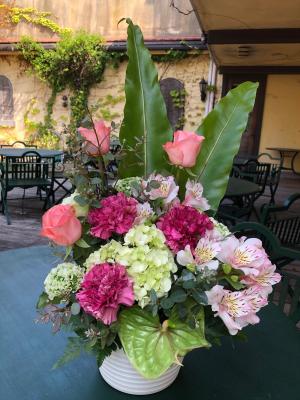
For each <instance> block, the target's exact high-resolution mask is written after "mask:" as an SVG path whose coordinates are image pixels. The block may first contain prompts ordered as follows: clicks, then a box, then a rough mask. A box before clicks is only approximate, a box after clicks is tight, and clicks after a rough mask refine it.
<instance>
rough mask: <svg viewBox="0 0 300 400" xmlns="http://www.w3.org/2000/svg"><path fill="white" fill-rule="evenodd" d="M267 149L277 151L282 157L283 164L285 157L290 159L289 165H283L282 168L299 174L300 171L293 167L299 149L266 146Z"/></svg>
mask: <svg viewBox="0 0 300 400" xmlns="http://www.w3.org/2000/svg"><path fill="white" fill-rule="evenodd" d="M267 150H273V151H278V153H279V154H280V157H281V159H282V162H283V165H284V164H285V159H286V158H289V159H290V166H289V167H286V166H283V167H282V169H286V170H289V171H293V172H294V173H295V174H298V175H299V174H300V172H298V171H296V168H295V160H296V157H297V155H298V154H299V153H300V149H291V148H287V147H267Z"/></svg>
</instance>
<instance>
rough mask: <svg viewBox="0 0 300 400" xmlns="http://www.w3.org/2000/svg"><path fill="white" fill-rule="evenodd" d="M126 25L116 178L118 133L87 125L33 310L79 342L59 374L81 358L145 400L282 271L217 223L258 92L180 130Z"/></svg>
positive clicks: (253, 242)
mask: <svg viewBox="0 0 300 400" xmlns="http://www.w3.org/2000/svg"><path fill="white" fill-rule="evenodd" d="M127 23H128V42H127V44H128V46H127V52H128V58H129V61H128V67H127V73H126V82H125V93H126V104H125V109H124V120H123V123H122V126H121V129H120V143H121V145H120V147H119V150H118V154H117V158H118V159H119V161H118V163H119V167H118V176H117V178H113V177H112V176H111V171H110V172H108V168H107V166H108V165H109V164H110V161H111V159H112V158H113V157H116V154H114V155H113V156H112V154H111V153H110V150H109V149H110V135H111V127H109V126H107V125H106V124H105V123H104V121H98V122H95V123H94V122H93V121H92V119H91V120H90V122H91V124H92V126H91V128H90V129H89V128H83V127H82V128H79V129H78V131H79V135H80V137H81V139H82V151H81V152H80V157H81V164H80V166H79V167H78V168H77V170H76V171H75V174H74V177H73V179H74V183H75V185H76V191H75V193H74V194H73V195H72V196H70V197H69V198H67V199H65V200H64V202H63V204H61V205H56V206H54V207H52V208H51V209H50V210H48V211H47V212H46V213H45V214H44V216H43V227H42V235H44V236H46V237H48V238H49V239H50V240H51V241H52V242H53V243H55V244H57V245H59V246H65V247H66V252H65V255H64V260H63V262H62V263H60V264H59V265H57V266H56V267H55V268H53V269H52V270H51V271H50V273H49V274H48V276H47V277H46V279H45V282H44V292H43V293H42V294H41V296H40V298H39V301H38V305H37V307H38V310H39V312H40V313H41V319H42V320H43V321H52V323H53V328H54V331H58V330H59V329H60V327H61V326H65V327H67V328H68V329H69V330H71V331H73V332H74V335H73V336H72V337H70V338H69V342H68V345H67V348H66V352H65V354H64V356H63V357H62V358H61V359H60V360H59V361H58V362H57V365H56V366H59V365H62V364H63V363H64V362H67V361H70V360H71V359H72V358H73V357H75V356H76V355H78V354H80V350H81V349H84V350H86V351H88V352H93V353H94V354H95V355H96V358H97V362H98V365H99V366H100V373H101V375H102V376H103V378H104V379H105V380H106V381H107V382H108V383H109V384H110V385H111V386H113V387H115V388H116V389H118V390H121V391H123V392H126V393H132V394H149V393H154V392H157V391H160V390H162V389H164V388H165V387H167V386H168V385H170V384H171V383H172V382H173V381H174V379H175V378H176V376H177V374H178V372H179V369H180V367H181V365H182V364H183V365H184V360H183V357H184V356H185V354H186V353H188V352H189V351H192V350H193V349H195V348H199V347H204V348H209V347H210V346H211V345H212V344H214V343H215V342H216V341H217V339H218V338H219V337H220V336H221V335H222V334H230V335H239V334H240V332H241V330H242V329H243V328H244V327H245V326H246V325H248V324H256V323H258V322H259V318H258V316H257V312H258V311H259V310H260V308H261V307H263V306H265V305H267V303H268V300H267V297H268V294H269V293H270V292H271V291H272V285H274V284H275V283H277V282H278V281H279V280H280V275H279V274H277V273H276V272H275V266H274V265H272V264H271V262H270V261H269V259H268V256H267V254H266V252H265V250H264V249H263V246H262V243H261V241H260V240H258V239H253V238H252V239H247V238H245V237H244V238H239V239H238V238H236V237H235V236H234V235H233V234H231V233H230V232H229V230H228V229H227V227H226V226H224V225H222V224H221V223H219V222H217V221H216V220H215V219H214V218H213V215H214V213H215V211H216V209H217V207H218V204H219V202H220V200H221V199H222V197H223V196H224V193H225V190H226V186H227V183H228V176H229V173H230V170H231V166H232V162H233V158H234V156H235V154H236V153H237V151H238V148H239V143H240V138H241V135H242V133H243V131H244V129H245V127H246V124H247V118H248V113H249V112H250V111H251V110H252V108H253V104H254V100H255V93H256V89H257V84H256V83H251V82H246V83H243V84H242V85H240V86H239V87H237V88H235V89H233V90H232V91H231V92H229V94H228V95H227V96H226V97H225V98H223V99H222V100H221V101H220V102H219V103H218V104H217V105H216V107H215V109H214V110H213V111H212V112H211V113H210V114H209V115H208V116H207V117H206V118H205V119H204V121H203V122H202V124H201V125H200V127H199V129H198V130H197V131H196V132H187V131H177V132H175V133H173V132H172V130H171V127H170V124H169V122H168V119H167V114H166V109H165V105H164V102H163V98H162V95H161V93H160V89H159V84H158V80H157V72H156V70H155V66H154V64H153V62H152V60H151V56H150V53H149V52H148V50H147V49H146V48H145V46H144V43H143V36H142V33H141V31H140V29H139V27H138V26H136V25H133V23H132V21H131V20H129V19H127ZM77 165H78V164H77ZM91 165H92V167H91Z"/></svg>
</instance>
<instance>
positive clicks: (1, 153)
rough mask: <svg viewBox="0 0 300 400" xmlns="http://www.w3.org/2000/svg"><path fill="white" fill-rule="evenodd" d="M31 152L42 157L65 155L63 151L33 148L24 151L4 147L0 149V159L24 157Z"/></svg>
mask: <svg viewBox="0 0 300 400" xmlns="http://www.w3.org/2000/svg"><path fill="white" fill-rule="evenodd" d="M31 150H32V151H34V152H36V153H38V154H39V155H40V156H41V157H56V156H60V155H62V154H63V151H62V150H48V149H36V148H31V147H24V148H22V149H17V148H14V147H3V148H0V157H16V158H18V157H23V154H25V153H27V152H29V151H31Z"/></svg>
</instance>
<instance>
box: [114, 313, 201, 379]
mask: <svg viewBox="0 0 300 400" xmlns="http://www.w3.org/2000/svg"><path fill="white" fill-rule="evenodd" d="M197 319H198V321H197V322H198V326H197V328H196V329H191V328H190V327H189V326H188V325H187V324H186V323H184V322H182V321H181V320H180V318H179V315H178V312H177V311H176V310H175V308H174V309H173V310H172V312H171V316H170V319H169V320H167V321H164V323H163V324H161V323H160V321H159V317H158V316H157V315H155V316H153V315H152V314H151V313H149V312H147V311H145V310H143V309H141V308H140V307H132V308H128V309H126V310H124V311H122V312H121V313H120V324H119V337H120V339H121V342H122V345H123V348H124V350H125V352H126V354H127V356H128V358H129V360H130V362H131V363H132V365H133V366H134V367H135V368H136V369H137V370H138V371H139V373H140V374H141V375H143V376H144V377H145V378H148V379H155V378H157V377H159V376H160V375H161V374H163V373H164V372H165V371H166V370H167V369H168V368H169V367H170V366H171V365H172V364H173V363H176V362H178V356H183V355H185V354H186V353H187V352H188V351H190V350H192V349H195V348H197V347H208V346H209V343H208V342H207V341H206V339H205V337H204V315H203V310H202V312H201V313H199V317H197Z"/></svg>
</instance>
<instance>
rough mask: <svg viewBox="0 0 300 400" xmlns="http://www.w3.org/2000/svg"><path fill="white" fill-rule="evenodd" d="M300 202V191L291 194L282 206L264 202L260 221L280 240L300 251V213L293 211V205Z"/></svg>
mask: <svg viewBox="0 0 300 400" xmlns="http://www.w3.org/2000/svg"><path fill="white" fill-rule="evenodd" d="M296 202H299V203H300V193H294V194H292V195H291V196H289V197H288V198H287V199H286V200H285V202H284V203H283V205H282V206H272V205H271V206H270V205H268V204H263V205H262V207H261V212H260V221H261V223H262V224H264V225H265V226H267V227H268V228H269V229H270V230H271V231H272V232H273V233H274V235H276V236H277V237H278V239H279V240H280V242H281V243H282V244H283V245H284V246H286V247H289V248H292V249H295V250H298V251H299V252H300V215H299V213H298V212H293V211H292V206H293V205H294V204H295V203H296Z"/></svg>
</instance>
